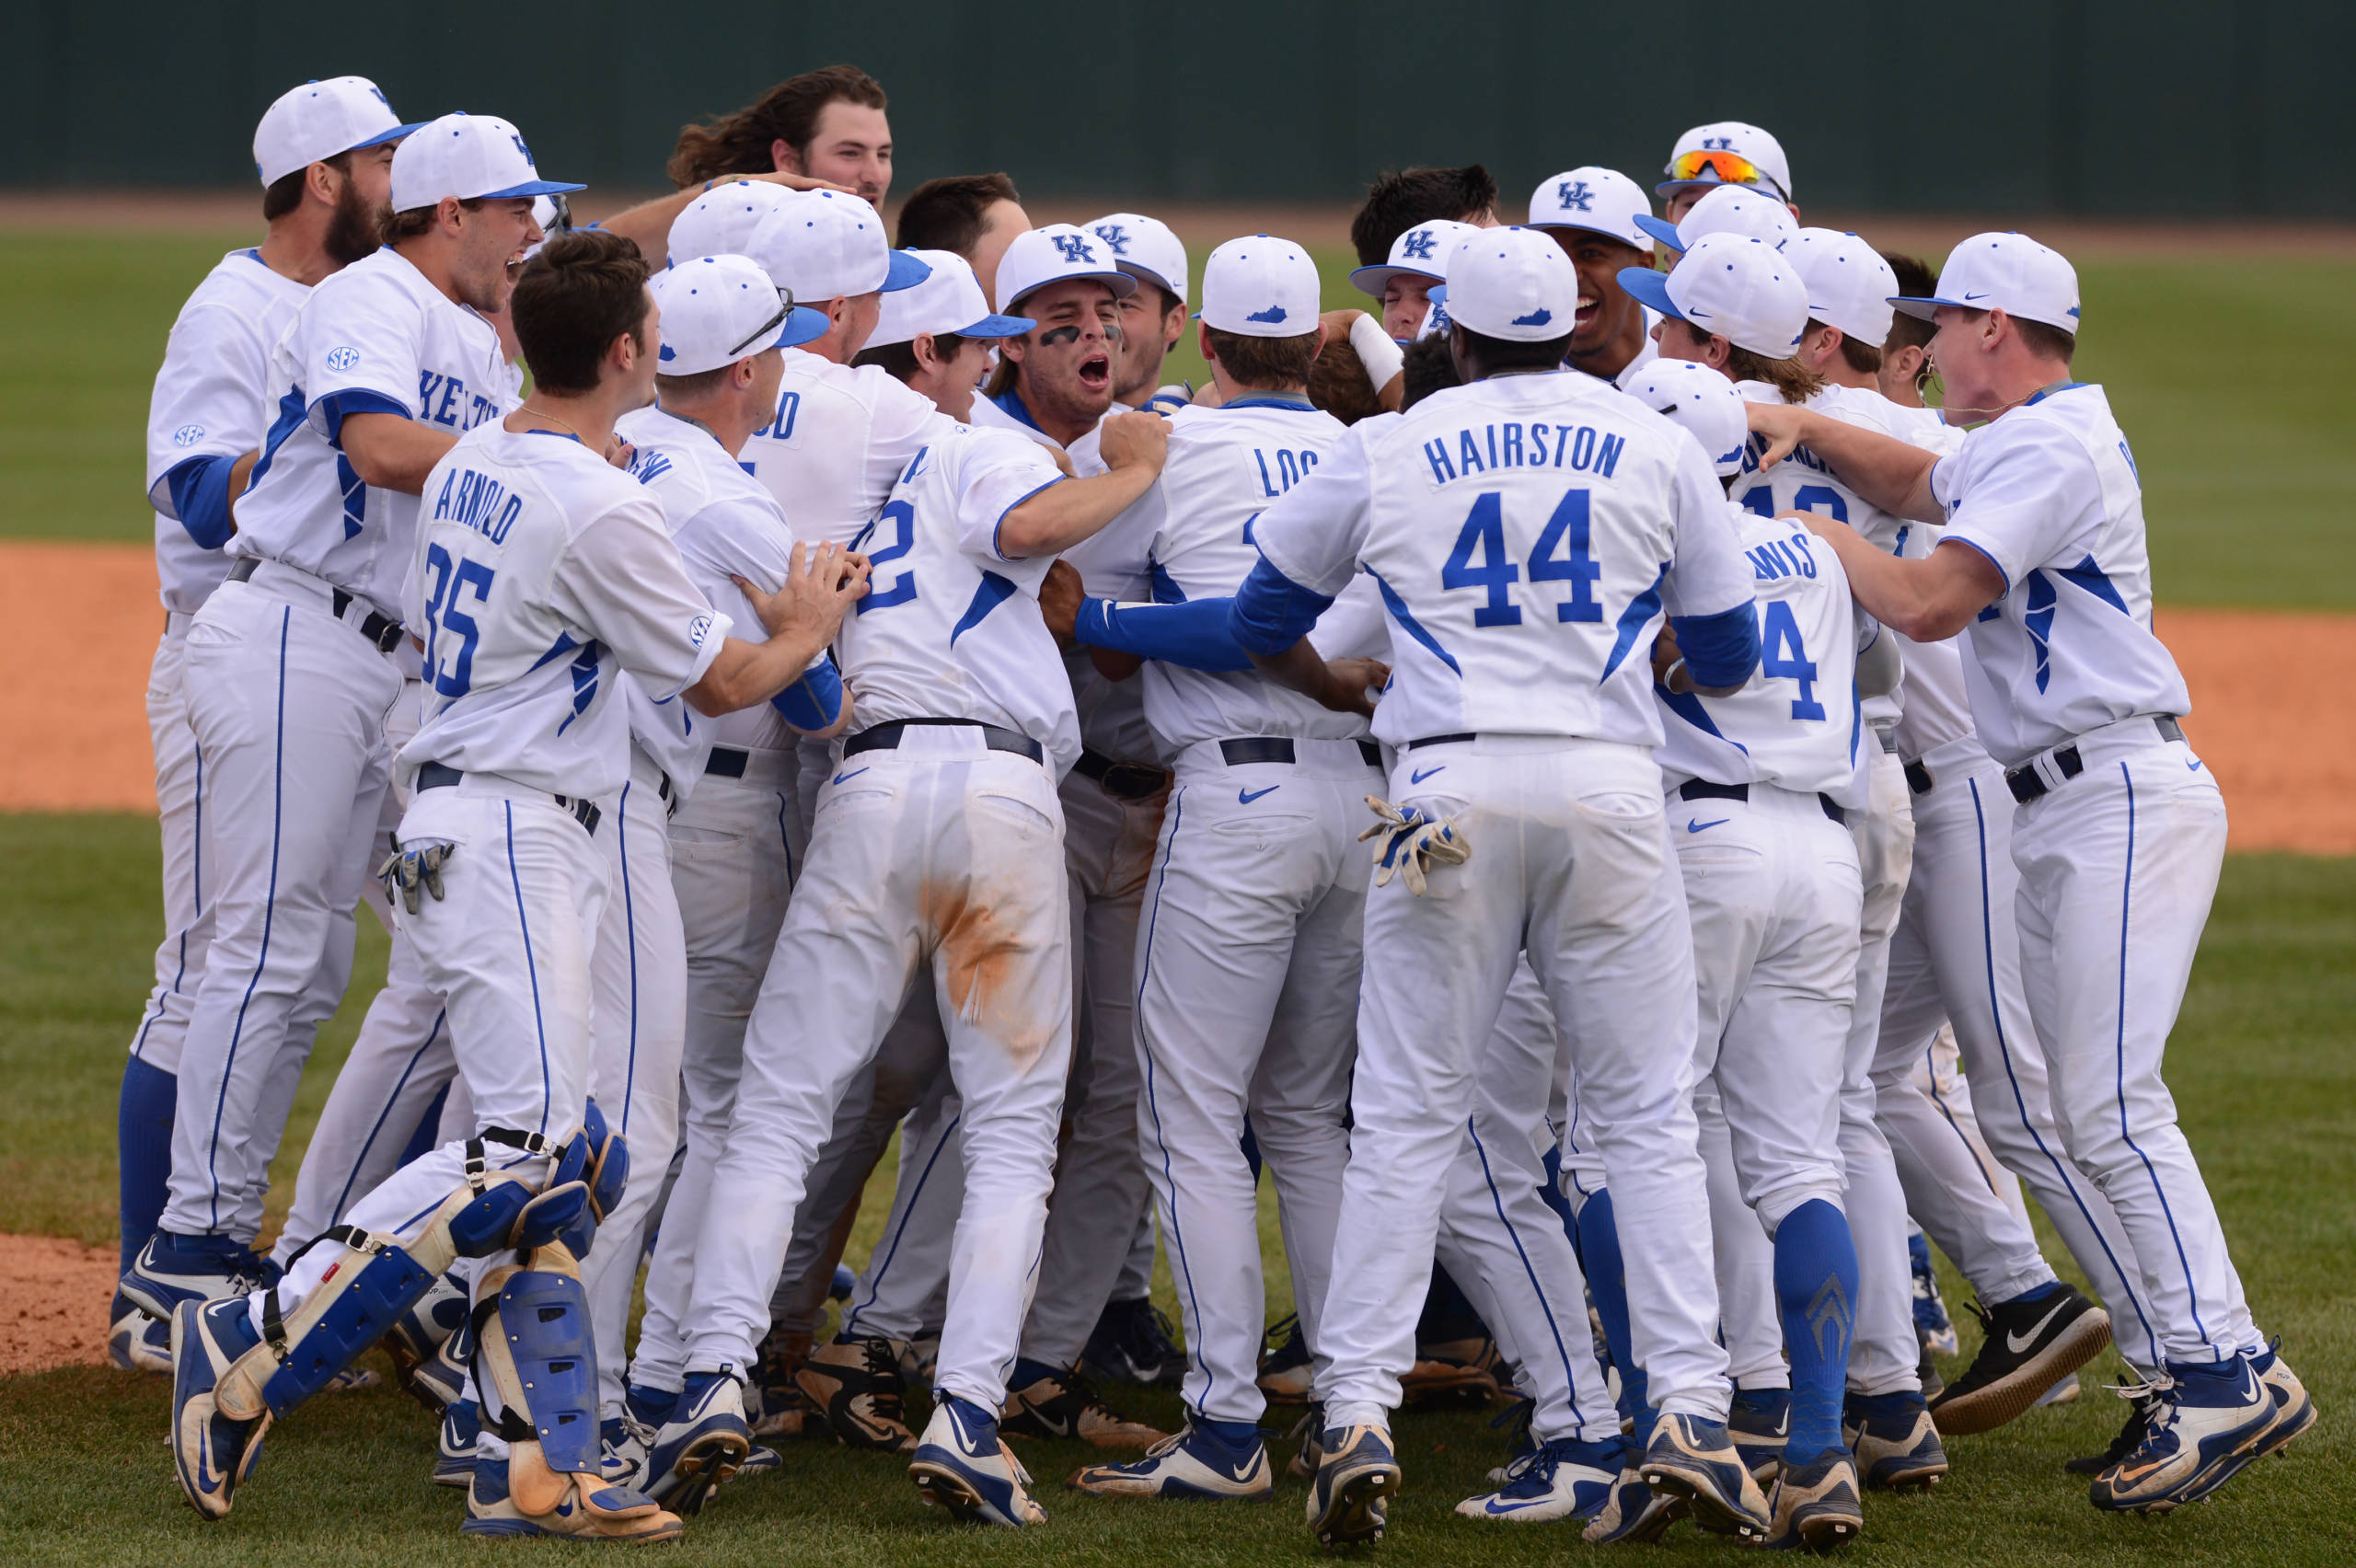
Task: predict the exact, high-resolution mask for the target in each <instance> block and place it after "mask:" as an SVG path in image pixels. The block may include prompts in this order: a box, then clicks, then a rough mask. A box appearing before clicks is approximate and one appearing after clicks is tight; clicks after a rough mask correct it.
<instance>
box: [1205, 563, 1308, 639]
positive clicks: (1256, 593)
mask: <svg viewBox="0 0 2356 1568" xmlns="http://www.w3.org/2000/svg"><path fill="white" fill-rule="evenodd" d="M1333 602H1334V600H1333V598H1332V596H1331V595H1329V594H1319V593H1314V592H1312V591H1311V590H1310V589H1307V588H1304V587H1302V586H1301V585H1300V584H1299V583H1298V582H1294V581H1293V580H1292V579H1291V578H1289V577H1287V576H1286V575H1285V574H1284V573H1283V572H1281V571H1277V570H1276V568H1275V567H1273V566H1271V565H1269V564H1268V558H1267V557H1266V556H1262V557H1261V558H1260V559H1258V560H1256V561H1254V562H1253V563H1252V575H1251V576H1249V577H1246V578H1245V579H1244V580H1243V586H1242V587H1241V588H1239V589H1237V590H1236V593H1235V601H1234V605H1235V607H1234V608H1233V609H1232V610H1231V611H1230V613H1229V615H1228V626H1229V628H1230V630H1231V631H1232V632H1233V634H1234V637H1235V640H1236V643H1237V645H1238V646H1240V647H1242V648H1243V649H1244V650H1246V651H1249V652H1253V653H1264V654H1265V653H1281V652H1283V651H1285V650H1286V649H1288V648H1289V647H1291V646H1292V645H1293V644H1294V643H1296V642H1299V640H1301V639H1302V638H1304V637H1307V636H1308V635H1309V628H1311V627H1313V626H1315V625H1316V624H1317V617H1319V616H1322V615H1323V614H1324V613H1325V607H1326V606H1327V605H1331V604H1332V603H1333Z"/></svg>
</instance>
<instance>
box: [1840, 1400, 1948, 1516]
mask: <svg viewBox="0 0 2356 1568" xmlns="http://www.w3.org/2000/svg"><path fill="white" fill-rule="evenodd" d="M1841 1435H1842V1437H1843V1438H1845V1439H1846V1440H1847V1441H1848V1444H1849V1447H1851V1448H1852V1449H1853V1450H1854V1451H1855V1453H1856V1456H1857V1470H1858V1473H1859V1474H1860V1475H1862V1476H1863V1477H1864V1478H1865V1484H1866V1485H1867V1486H1869V1487H1872V1488H1874V1489H1875V1490H1877V1491H1880V1492H1903V1491H1906V1490H1907V1489H1908V1488H1910V1487H1917V1486H1919V1487H1924V1488H1929V1487H1933V1486H1936V1485H1937V1484H1938V1483H1939V1478H1940V1477H1941V1476H1943V1475H1945V1474H1946V1473H1947V1451H1946V1446H1945V1445H1943V1444H1942V1443H1941V1442H1940V1441H1939V1429H1938V1428H1937V1426H1935V1425H1934V1424H1932V1421H1931V1412H1930V1409H1929V1407H1928V1406H1927V1405H1926V1404H1925V1403H1924V1402H1923V1396H1922V1395H1920V1394H1911V1393H1905V1392H1900V1393H1895V1394H1873V1395H1866V1394H1851V1395H1850V1396H1849V1397H1848V1399H1847V1401H1844V1403H1843V1405H1842V1412H1841Z"/></svg>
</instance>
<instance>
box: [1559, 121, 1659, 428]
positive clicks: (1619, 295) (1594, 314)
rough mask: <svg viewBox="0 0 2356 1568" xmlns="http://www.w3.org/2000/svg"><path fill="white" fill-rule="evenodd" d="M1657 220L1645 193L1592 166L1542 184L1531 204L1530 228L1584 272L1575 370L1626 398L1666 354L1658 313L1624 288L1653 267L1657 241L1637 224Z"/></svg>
mask: <svg viewBox="0 0 2356 1568" xmlns="http://www.w3.org/2000/svg"><path fill="white" fill-rule="evenodd" d="M1652 214H1653V205H1652V202H1651V201H1650V200H1649V199H1648V198H1647V197H1646V195H1645V192H1644V189H1643V187H1641V186H1639V185H1638V184H1637V183H1636V182H1635V181H1634V180H1633V179H1629V178H1628V177H1627V176H1626V175H1624V174H1622V173H1621V172H1620V171H1619V170H1617V169H1610V168H1600V167H1596V166H1595V165H1593V164H1588V165H1586V166H1584V167H1579V168H1573V169H1565V170H1564V171H1563V172H1562V173H1561V174H1558V175H1556V176H1554V177H1553V179H1544V180H1541V181H1539V184H1538V189H1537V190H1533V191H1531V192H1530V227H1531V228H1535V229H1544V230H1545V231H1546V232H1547V233H1549V234H1551V235H1553V236H1554V243H1555V244H1557V245H1559V246H1561V247H1562V248H1563V254H1564V255H1565V256H1567V257H1569V258H1570V259H1571V265H1572V266H1574V267H1576V268H1577V269H1578V273H1579V323H1578V326H1577V328H1576V329H1574V330H1573V331H1572V333H1571V357H1570V364H1571V368H1572V369H1574V370H1583V371H1585V372H1587V373H1588V375H1592V376H1595V377H1597V378H1599V379H1600V380H1604V381H1609V382H1611V383H1612V384H1613V385H1615V386H1620V387H1621V388H1623V390H1624V389H1625V388H1626V386H1627V385H1628V383H1629V381H1630V380H1632V379H1633V378H1634V376H1636V375H1639V374H1641V373H1642V371H1643V369H1644V367H1645V366H1646V365H1647V364H1650V363H1652V362H1653V360H1654V359H1655V358H1656V357H1657V355H1658V354H1659V352H1660V349H1659V345H1657V344H1656V343H1655V342H1654V341H1653V334H1652V329H1653V325H1654V321H1655V317H1654V315H1653V313H1652V312H1651V311H1649V310H1647V309H1646V307H1645V306H1643V305H1641V304H1639V303H1638V302H1637V301H1636V300H1634V299H1633V298H1631V297H1630V295H1629V294H1628V291H1627V290H1625V289H1623V288H1622V287H1621V286H1620V274H1621V272H1622V271H1624V270H1625V269H1627V268H1630V267H1649V266H1650V265H1652V259H1653V236H1651V235H1649V234H1647V233H1646V232H1645V231H1644V230H1643V229H1642V228H1640V227H1638V226H1637V223H1636V220H1637V219H1639V218H1649V217H1651V216H1652Z"/></svg>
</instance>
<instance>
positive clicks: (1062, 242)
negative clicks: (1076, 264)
mask: <svg viewBox="0 0 2356 1568" xmlns="http://www.w3.org/2000/svg"><path fill="white" fill-rule="evenodd" d="M1049 237H1050V238H1052V239H1053V240H1054V241H1055V242H1056V248H1057V250H1060V251H1062V252H1063V253H1064V259H1065V260H1067V261H1093V260H1095V259H1096V252H1095V251H1094V250H1093V249H1092V248H1090V246H1089V243H1088V241H1087V240H1085V239H1083V238H1081V237H1080V236H1079V235H1076V234H1058V235H1052V236H1049ZM1115 254H1118V252H1115Z"/></svg>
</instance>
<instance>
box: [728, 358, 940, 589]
mask: <svg viewBox="0 0 2356 1568" xmlns="http://www.w3.org/2000/svg"><path fill="white" fill-rule="evenodd" d="M952 422H953V421H951V420H950V419H949V418H948V416H946V415H944V414H943V413H941V410H940V409H936V408H934V407H933V406H932V400H931V399H930V398H927V397H925V396H924V395H923V394H922V393H920V392H911V391H910V390H908V388H907V386H905V385H903V384H902V383H900V382H898V381H895V380H894V379H893V378H892V376H891V375H890V373H889V372H887V371H885V370H883V368H882V367H881V366H879V365H872V364H871V365H862V366H860V367H859V368H857V369H853V368H852V367H851V366H849V365H844V364H837V363H835V362H834V361H832V360H829V359H822V358H820V357H819V356H818V355H816V354H814V353H811V352H807V351H805V350H803V349H788V350H786V351H785V377H784V380H783V381H782V382H781V383H780V386H779V389H778V395H777V413H776V414H775V416H774V417H772V418H771V419H770V421H769V422H768V424H767V425H765V426H763V427H762V428H761V429H759V430H756V431H755V432H753V435H752V439H751V440H749V441H747V442H745V449H744V451H743V452H741V453H739V454H738V460H739V462H740V463H741V464H742V465H743V467H744V469H745V472H746V473H748V474H750V475H752V476H753V478H756V479H758V480H760V482H761V485H762V487H763V488H764V489H766V490H768V492H769V494H770V495H772V496H774V497H775V498H776V499H777V503H778V505H779V506H780V507H782V508H783V509H784V511H785V514H786V516H787V517H789V518H791V520H792V523H793V526H794V529H795V531H796V535H797V536H798V537H800V538H803V539H806V540H808V541H809V542H811V543H813V544H817V543H820V542H822V541H826V540H831V541H832V542H834V543H835V544H837V545H848V544H849V543H850V541H851V536H853V535H855V534H857V533H858V532H859V531H860V529H862V528H864V527H866V526H867V525H868V524H870V523H872V522H873V521H874V518H875V513H877V512H878V511H879V510H881V509H882V507H883V502H884V498H885V497H887V496H889V495H890V494H891V493H892V483H893V481H894V480H895V479H896V478H898V477H899V476H900V474H901V473H902V472H903V471H904V470H906V469H907V466H908V463H909V461H910V460H911V459H913V458H914V457H915V456H916V455H917V453H918V451H919V450H921V449H922V448H923V446H924V445H925V444H926V443H927V442H930V441H931V440H933V439H935V437H936V436H937V435H938V434H939V433H940V432H941V431H943V430H946V429H948V428H949V426H950V424H951V423H952Z"/></svg>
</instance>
